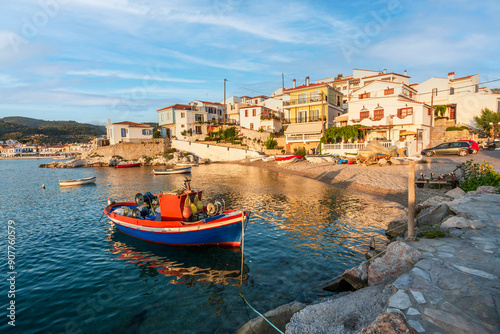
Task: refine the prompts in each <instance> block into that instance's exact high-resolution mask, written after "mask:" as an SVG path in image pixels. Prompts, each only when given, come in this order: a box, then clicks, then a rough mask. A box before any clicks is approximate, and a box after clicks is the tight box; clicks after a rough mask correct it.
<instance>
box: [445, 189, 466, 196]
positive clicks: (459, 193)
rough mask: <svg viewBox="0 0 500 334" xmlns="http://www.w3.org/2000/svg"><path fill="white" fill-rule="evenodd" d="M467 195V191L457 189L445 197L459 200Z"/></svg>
mask: <svg viewBox="0 0 500 334" xmlns="http://www.w3.org/2000/svg"><path fill="white" fill-rule="evenodd" d="M465 194H466V192H465V191H463V190H462V189H460V188H458V187H457V188H455V189H452V190H450V191H448V192H447V193H446V194H445V195H446V196H448V197H451V198H459V197H462V196H465Z"/></svg>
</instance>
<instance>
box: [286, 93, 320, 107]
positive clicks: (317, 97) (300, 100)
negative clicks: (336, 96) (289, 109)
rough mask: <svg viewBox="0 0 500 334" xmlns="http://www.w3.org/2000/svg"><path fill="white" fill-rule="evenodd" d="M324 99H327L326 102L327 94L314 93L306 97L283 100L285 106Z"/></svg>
mask: <svg viewBox="0 0 500 334" xmlns="http://www.w3.org/2000/svg"><path fill="white" fill-rule="evenodd" d="M323 101H325V102H326V101H327V98H326V95H325V94H319V95H313V96H309V97H304V98H295V99H292V100H290V101H283V106H293V105H299V104H306V103H315V102H323Z"/></svg>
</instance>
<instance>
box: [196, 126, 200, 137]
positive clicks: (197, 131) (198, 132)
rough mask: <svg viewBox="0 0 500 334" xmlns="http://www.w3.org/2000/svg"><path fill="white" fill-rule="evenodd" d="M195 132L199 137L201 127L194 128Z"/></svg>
mask: <svg viewBox="0 0 500 334" xmlns="http://www.w3.org/2000/svg"><path fill="white" fill-rule="evenodd" d="M195 131H196V134H197V135H201V126H199V125H197V126H195Z"/></svg>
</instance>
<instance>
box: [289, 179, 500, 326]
mask: <svg viewBox="0 0 500 334" xmlns="http://www.w3.org/2000/svg"><path fill="white" fill-rule="evenodd" d="M495 191H496V189H495V188H492V187H480V188H479V189H478V190H477V191H474V192H469V193H465V192H463V191H461V190H460V189H458V188H457V189H454V190H452V191H449V192H448V193H446V194H445V196H440V197H435V198H432V199H429V200H428V201H426V202H424V203H422V204H421V205H420V206H419V210H420V213H419V215H418V217H417V220H416V222H417V228H418V230H419V236H423V235H427V236H429V237H431V236H433V238H430V239H428V238H424V237H420V238H419V239H417V240H407V241H405V240H404V239H403V237H402V235H404V231H402V230H401V231H400V232H399V233H396V235H395V241H394V242H392V243H390V244H389V246H388V247H387V249H386V250H385V251H382V252H381V253H380V254H379V255H377V256H376V257H375V258H374V259H372V260H371V261H369V262H368V261H367V262H363V263H362V264H360V265H359V266H358V267H356V268H353V269H350V270H347V271H346V272H344V274H342V277H341V280H340V281H339V282H336V283H335V284H334V285H333V287H332V286H330V288H335V285H337V288H339V287H341V284H340V282H344V284H347V286H350V287H351V289H357V288H361V289H360V290H357V291H355V292H343V293H340V294H339V295H338V296H335V297H331V298H328V299H324V300H322V301H321V302H319V303H317V304H314V305H309V306H307V307H305V308H304V309H302V310H301V311H299V312H297V313H295V314H294V315H293V316H292V318H291V320H290V322H289V323H288V324H287V325H286V333H358V332H359V333H417V332H418V333H499V332H500V317H499V312H500V289H499V288H500V285H499V281H500V258H499V256H498V254H499V253H498V251H499V249H500V229H499V227H500V194H497V193H495ZM395 221H396V222H397V224H396V223H395V224H393V226H392V228H388V231H389V232H390V233H389V234H391V233H392V234H394V233H395V232H394V227H395V226H400V225H401V224H403V225H404V223H405V219H404V217H403V216H400V217H398V218H397V219H396V220H395ZM406 223H407V222H406ZM436 237H439V238H436ZM345 286H346V285H344V286H343V287H345ZM375 318H376V319H375ZM374 320H375V321H374ZM371 321H373V322H372V323H371V324H370V322H371ZM363 327H364V328H363Z"/></svg>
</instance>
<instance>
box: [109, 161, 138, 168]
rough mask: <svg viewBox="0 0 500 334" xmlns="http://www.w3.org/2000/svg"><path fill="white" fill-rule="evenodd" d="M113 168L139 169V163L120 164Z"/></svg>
mask: <svg viewBox="0 0 500 334" xmlns="http://www.w3.org/2000/svg"><path fill="white" fill-rule="evenodd" d="M115 167H116V168H129V167H141V163H140V162H132V163H129V162H120V163H119V164H117V165H116V166H115Z"/></svg>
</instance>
